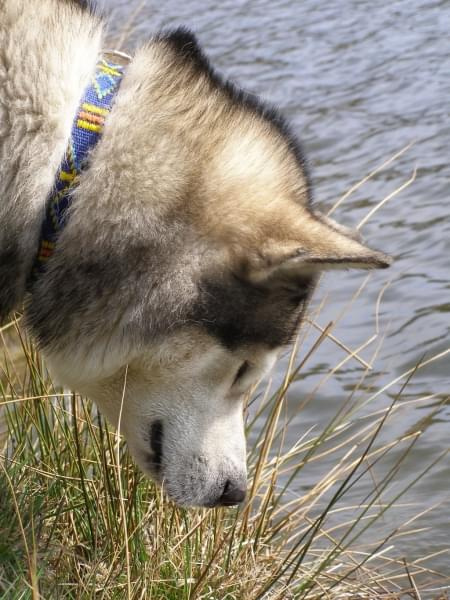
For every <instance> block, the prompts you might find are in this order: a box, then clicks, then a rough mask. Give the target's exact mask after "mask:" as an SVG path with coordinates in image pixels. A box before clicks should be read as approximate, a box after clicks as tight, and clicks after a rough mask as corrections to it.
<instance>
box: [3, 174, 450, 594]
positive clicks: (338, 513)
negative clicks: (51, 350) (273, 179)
mask: <svg viewBox="0 0 450 600" xmlns="http://www.w3.org/2000/svg"><path fill="white" fill-rule="evenodd" d="M412 180H413V177H412V178H411V180H410V182H411V181H412ZM407 183H408V182H407ZM400 189H401V188H399V190H400ZM391 197H393V195H391ZM383 202H384V201H382V202H381V203H380V205H381V204H382V203H383ZM371 214H373V210H372V211H371ZM363 289H364V284H363V285H362V286H361V287H360V289H359V290H357V291H356V292H355V294H354V295H353V297H352V298H351V299H350V301H349V303H350V304H351V302H353V301H354V300H355V298H356V297H357V296H358V295H359V294H360V293H361V292H362V291H363ZM383 291H384V290H381V292H380V296H379V298H378V301H377V303H376V306H375V313H376V318H375V328H374V334H373V335H372V336H371V337H370V338H369V339H368V340H363V341H362V342H361V344H360V346H359V347H358V348H356V349H350V348H348V347H347V345H346V344H344V343H343V342H342V341H341V340H340V335H339V333H338V332H337V330H336V327H337V326H338V321H339V319H337V320H336V321H335V322H333V323H329V324H328V325H326V326H323V325H320V324H319V319H320V317H319V315H320V309H321V304H318V306H317V308H316V309H315V311H314V312H311V313H310V315H309V317H308V320H307V323H306V325H305V326H304V328H303V329H302V331H301V333H300V334H299V337H298V339H297V341H296V343H295V345H294V347H293V348H292V351H291V353H290V356H289V359H288V360H285V361H284V362H283V364H285V365H286V372H285V377H284V380H283V381H282V383H281V384H280V385H278V386H274V384H273V382H271V381H268V382H267V384H266V386H265V387H264V388H261V387H259V388H258V389H256V390H254V391H253V392H252V394H251V395H250V396H249V398H248V407H247V428H248V437H249V440H250V442H251V443H250V444H249V453H248V454H249V456H248V462H249V482H250V484H249V486H250V487H249V493H248V498H247V501H246V503H245V505H244V506H243V507H241V508H240V509H223V508H221V509H214V510H204V509H190V510H184V509H180V508H177V507H176V506H175V505H174V504H172V503H171V502H170V501H168V500H167V499H166V498H165V496H164V490H161V489H158V488H156V487H155V486H154V485H153V484H152V483H151V482H150V481H149V480H147V479H145V478H144V477H143V476H142V475H141V473H140V472H139V471H138V470H137V468H136V467H135V466H134V464H133V462H132V461H131V459H130V457H129V455H128V453H127V451H126V447H125V446H124V444H123V440H122V439H121V436H120V432H117V431H113V430H111V428H110V426H109V425H108V423H107V422H106V421H105V420H104V419H103V418H102V416H101V415H100V414H99V413H98V411H97V410H96V408H95V406H93V405H91V403H90V402H89V401H88V400H87V399H82V398H80V397H79V396H78V395H77V394H75V393H72V392H71V391H69V390H64V389H60V388H57V387H55V386H54V385H53V383H52V381H51V379H50V377H49V375H48V373H47V371H46V369H45V365H44V364H43V361H42V359H41V357H40V355H39V353H38V352H37V351H36V349H35V348H34V346H33V344H32V342H31V341H30V340H29V339H28V338H27V337H26V335H25V334H24V332H23V330H22V329H21V326H20V319H19V320H18V319H16V320H14V321H12V322H11V323H9V324H7V325H6V326H5V327H3V328H2V329H1V330H0V337H1V345H2V348H1V350H2V352H1V354H2V358H1V362H0V403H1V406H0V410H2V411H3V417H2V418H3V428H4V431H3V438H2V439H3V443H2V446H3V449H2V450H1V451H0V452H1V456H0V502H1V505H0V598H5V599H8V600H19V599H20V600H22V599H26V598H32V599H33V600H37V599H38V598H41V599H69V598H70V599H72V598H73V599H78V598H80V599H85V598H96V599H97V598H98V599H108V600H109V599H124V598H126V599H136V600H137V599H160V598H163V599H167V600H171V599H173V600H175V599H177V600H178V599H183V600H188V599H189V600H194V599H204V600H213V599H214V600H232V599H236V600H243V599H244V600H245V599H249V600H260V599H268V598H270V599H274V600H276V599H280V600H281V599H289V598H293V599H294V598H295V599H296V600H297V599H298V600H303V599H305V600H306V599H319V598H320V599H326V598H333V599H341V598H352V599H354V600H357V599H375V598H379V599H382V598H385V599H388V598H389V599H391V600H393V599H397V598H398V599H400V598H418V599H419V598H422V597H423V598H425V597H426V598H434V597H436V598H438V597H441V598H444V597H445V595H444V594H445V591H444V590H445V586H446V585H448V584H449V583H450V580H449V578H448V577H446V575H445V574H440V573H438V572H436V570H434V569H433V568H432V567H431V565H432V560H433V555H430V556H429V557H428V559H429V560H428V561H427V560H426V559H427V557H422V558H421V559H420V560H415V561H412V562H411V563H407V562H405V561H404V560H403V559H402V558H401V557H399V556H398V555H397V554H396V552H395V541H396V539H397V538H399V537H401V536H405V535H408V534H409V535H412V534H414V531H415V520H416V517H418V516H421V515H423V513H424V512H426V511H421V512H420V513H418V514H417V515H415V516H413V517H410V518H409V519H408V520H407V521H406V522H403V524H402V525H401V526H399V527H396V528H392V529H391V530H390V531H387V530H386V524H385V521H384V520H385V516H386V514H387V511H392V510H395V509H396V507H397V508H398V509H399V510H402V506H403V504H402V503H403V498H404V496H405V494H406V493H407V492H408V491H409V490H410V488H411V487H412V486H413V485H415V484H416V483H417V481H418V480H420V479H421V478H422V477H424V476H425V475H426V474H427V473H429V471H430V470H431V469H433V467H434V466H435V465H436V464H437V463H438V462H439V461H440V460H442V458H443V455H440V456H435V457H433V458H432V459H431V460H430V462H429V464H427V465H426V466H424V467H423V468H422V470H420V471H418V472H416V473H415V474H414V477H413V478H412V480H411V481H409V482H408V483H407V484H405V485H404V486H403V487H402V488H400V487H399V486H398V485H393V484H394V483H395V482H396V481H397V476H398V474H399V472H401V470H402V468H403V465H404V463H405V460H406V458H407V457H408V455H409V454H410V453H411V451H412V450H413V449H414V447H415V446H416V445H417V444H420V440H421V437H422V436H423V435H424V432H425V430H426V427H424V422H426V420H425V421H424V419H422V420H421V423H420V424H418V425H417V426H415V427H411V426H409V427H408V428H407V429H406V428H405V430H404V431H403V432H402V433H401V434H399V433H398V431H399V428H398V420H399V415H402V414H404V411H408V410H412V409H413V408H414V406H416V405H417V404H418V403H422V404H423V406H429V408H428V418H430V419H431V418H432V416H433V414H434V412H435V411H437V410H438V406H437V405H436V403H435V402H434V400H435V398H434V397H433V395H432V394H430V395H428V396H427V397H424V398H416V397H414V398H411V397H410V396H406V395H405V390H408V385H409V383H410V381H411V380H412V379H413V378H414V377H415V375H416V374H417V372H418V371H420V370H421V369H422V368H423V367H425V366H426V365H429V364H430V362H433V361H437V360H441V359H442V358H443V357H444V356H445V355H446V354H448V352H450V351H447V352H446V353H441V354H439V355H435V356H432V357H428V358H426V359H424V360H422V361H421V362H420V363H419V364H417V365H416V366H415V367H414V368H411V369H409V370H407V371H405V372H404V373H402V374H401V375H399V376H398V375H397V376H396V377H395V378H393V379H391V380H390V381H389V382H387V383H383V382H380V383H379V385H377V384H376V382H375V383H374V381H372V379H370V381H369V379H368V376H369V374H370V372H371V370H372V367H373V364H374V363H375V362H376V359H377V351H378V348H379V343H380V342H381V339H382V334H381V331H380V327H379V320H378V314H379V307H380V304H381V302H382V295H383ZM323 343H329V344H332V345H335V346H336V348H339V352H340V353H343V354H342V356H344V358H342V359H341V360H339V361H338V362H337V363H336V366H335V368H333V369H332V370H331V372H328V373H326V374H325V375H324V377H323V379H322V380H321V381H320V382H319V384H318V385H317V386H316V388H315V389H314V390H313V391H312V392H311V393H310V394H309V395H308V396H307V397H305V398H303V399H302V400H301V401H300V400H298V398H297V399H296V402H295V408H293V402H289V395H290V393H291V391H292V384H293V382H295V381H296V380H298V378H299V377H301V376H302V374H303V373H304V372H305V371H306V369H307V368H309V365H310V364H311V361H312V359H313V357H314V356H315V353H316V352H317V350H318V348H319V347H320V346H321V345H322V344H323ZM367 348H374V350H373V352H372V357H371V358H370V359H368V358H367V352H366V353H365V354H364V357H363V350H366V349H367ZM349 361H352V362H353V363H354V364H355V365H357V366H358V368H360V369H361V378H360V383H359V384H358V385H356V386H355V387H354V389H353V390H352V391H351V392H350V393H349V395H348V398H346V399H345V401H344V402H341V403H340V404H339V406H338V407H337V409H336V411H335V414H333V416H332V418H331V419H328V421H327V422H323V419H322V418H321V416H320V414H318V418H317V423H318V425H317V427H315V428H314V429H309V430H308V429H302V428H299V427H298V426H296V430H298V431H299V438H298V439H297V440H296V441H295V443H293V444H292V443H291V444H289V443H288V442H287V439H288V438H287V435H286V431H287V428H288V427H289V426H290V424H291V422H292V421H293V420H294V419H295V420H297V419H298V418H299V415H300V416H301V411H302V410H304V408H305V406H306V404H307V403H308V402H314V398H315V397H316V396H317V395H318V394H319V392H321V391H322V389H326V386H327V383H328V382H329V381H330V378H331V377H334V376H335V375H336V374H337V373H338V372H339V370H340V369H342V368H343V366H344V365H346V364H347V363H348V362H349ZM381 400H382V401H381ZM394 421H395V424H396V427H395V431H396V432H397V433H396V434H395V435H394V434H392V430H391V428H390V424H391V423H392V422H394ZM0 431H1V426H0ZM289 439H292V435H290V436H289ZM321 465H323V468H320V466H321ZM311 468H313V469H314V473H315V474H316V475H315V478H313V479H312V478H311V475H310V474H308V473H309V470H310V469H311ZM317 473H319V474H318V475H317ZM375 473H376V474H377V475H375ZM379 473H381V476H378V474H379ZM298 482H307V483H308V486H309V487H308V489H303V491H302V493H301V494H300V493H295V492H294V491H293V490H296V489H299V487H300V486H299V483H298ZM397 483H398V482H397ZM355 497H357V498H358V500H357V501H355ZM432 508H433V507H432V506H430V507H427V509H426V510H430V509H432ZM447 589H448V588H447Z"/></svg>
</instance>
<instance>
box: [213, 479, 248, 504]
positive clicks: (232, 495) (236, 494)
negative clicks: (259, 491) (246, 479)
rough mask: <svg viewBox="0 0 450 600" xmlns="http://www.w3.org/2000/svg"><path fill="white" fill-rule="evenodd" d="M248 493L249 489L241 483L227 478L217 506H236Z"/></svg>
mask: <svg viewBox="0 0 450 600" xmlns="http://www.w3.org/2000/svg"><path fill="white" fill-rule="evenodd" d="M246 493H247V490H246V489H245V487H244V486H243V485H242V484H241V483H235V482H233V481H231V480H230V479H227V481H226V482H225V486H224V488H223V492H222V495H221V496H220V497H219V498H218V499H217V503H216V506H235V505H236V504H240V503H241V502H242V501H243V500H244V498H245V494H246Z"/></svg>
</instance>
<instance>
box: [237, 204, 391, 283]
mask: <svg viewBox="0 0 450 600" xmlns="http://www.w3.org/2000/svg"><path fill="white" fill-rule="evenodd" d="M312 217H313V218H312V219H311V220H308V221H307V222H305V223H304V224H303V227H301V231H299V235H298V236H296V237H297V238H298V239H292V229H291V231H290V234H291V235H289V238H290V239H287V240H274V239H269V240H267V242H266V243H265V244H264V245H263V247H262V248H260V249H259V250H258V252H257V253H255V254H253V256H252V257H251V258H250V260H249V261H248V262H247V263H246V271H247V277H248V278H249V279H250V280H251V281H252V282H253V283H256V284H265V283H267V284H273V283H275V282H276V281H287V280H294V281H295V279H296V278H297V279H300V280H301V278H302V276H304V275H312V274H314V273H317V272H319V271H323V270H329V269H350V268H355V269H385V268H386V267H389V265H390V264H391V263H392V258H391V257H390V256H387V255H386V254H384V253H383V252H379V251H377V250H372V249H371V248H369V247H368V246H366V245H365V244H364V243H363V242H362V241H361V238H360V236H359V234H358V233H357V232H354V231H352V230H350V229H348V228H347V227H344V226H342V225H339V224H338V223H336V222H334V221H332V220H331V219H329V218H328V217H325V216H324V215H321V214H318V213H313V215H312ZM297 226H298V225H297Z"/></svg>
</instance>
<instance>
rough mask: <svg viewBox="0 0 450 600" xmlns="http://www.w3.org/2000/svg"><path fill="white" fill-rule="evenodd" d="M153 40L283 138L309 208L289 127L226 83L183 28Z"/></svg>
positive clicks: (302, 163) (298, 148)
mask: <svg viewBox="0 0 450 600" xmlns="http://www.w3.org/2000/svg"><path fill="white" fill-rule="evenodd" d="M156 40H157V41H163V42H165V43H166V44H168V45H169V46H170V47H171V48H172V49H173V50H174V51H175V52H176V54H177V56H178V58H179V59H180V60H181V61H189V62H190V63H191V64H192V65H194V67H195V69H196V70H197V71H199V72H200V73H202V74H205V75H207V77H208V78H209V80H210V81H211V82H212V83H213V84H214V85H215V86H217V87H218V88H219V89H221V90H222V91H223V92H225V93H226V95H227V96H228V98H229V99H230V100H231V101H232V102H233V104H236V105H239V106H241V107H244V108H246V109H247V110H249V111H251V112H254V113H256V114H258V115H259V116H260V117H261V118H263V119H265V120H266V121H268V122H270V123H271V124H272V126H273V127H274V128H275V129H276V130H277V131H278V132H279V133H280V134H281V135H282V136H283V137H284V139H285V140H286V142H287V144H288V146H289V149H290V150H291V152H292V153H293V155H294V157H295V160H296V162H297V164H298V166H299V168H300V170H301V171H302V173H303V175H304V177H305V179H306V184H307V185H306V190H305V191H306V194H307V201H308V205H309V206H311V205H312V186H311V176H310V172H309V167H308V163H307V160H306V158H305V154H304V152H303V148H302V145H301V143H300V142H299V140H298V139H297V137H296V136H295V134H294V133H293V132H292V129H291V127H290V125H289V124H288V123H287V121H286V120H285V118H284V117H283V116H282V114H281V113H280V112H279V110H278V109H277V108H275V107H274V106H271V105H269V104H268V103H265V102H263V101H262V100H261V99H260V98H259V97H258V96H256V95H255V94H252V93H250V92H247V91H245V90H243V89H242V88H240V87H238V86H237V85H236V84H235V83H233V82H231V81H229V80H226V79H224V78H223V77H222V75H220V74H219V73H218V72H217V71H216V70H215V69H214V68H213V67H212V66H211V63H210V62H209V59H208V58H207V56H206V55H205V54H204V52H203V50H202V48H201V47H200V44H199V43H198V40H197V37H196V36H195V34H194V33H193V32H192V31H190V30H189V29H187V28H185V27H179V28H178V29H174V30H169V31H162V32H160V33H159V34H158V35H157V36H156Z"/></svg>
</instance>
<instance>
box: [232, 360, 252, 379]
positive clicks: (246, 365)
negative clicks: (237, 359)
mask: <svg viewBox="0 0 450 600" xmlns="http://www.w3.org/2000/svg"><path fill="white" fill-rule="evenodd" d="M249 368H250V363H249V362H248V361H246V360H245V361H244V362H243V363H242V365H241V366H240V367H239V370H238V372H237V373H236V376H235V378H234V381H233V385H235V384H236V383H237V382H238V381H239V380H240V379H242V377H243V376H244V375H245V374H246V373H247V371H248V370H249Z"/></svg>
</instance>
